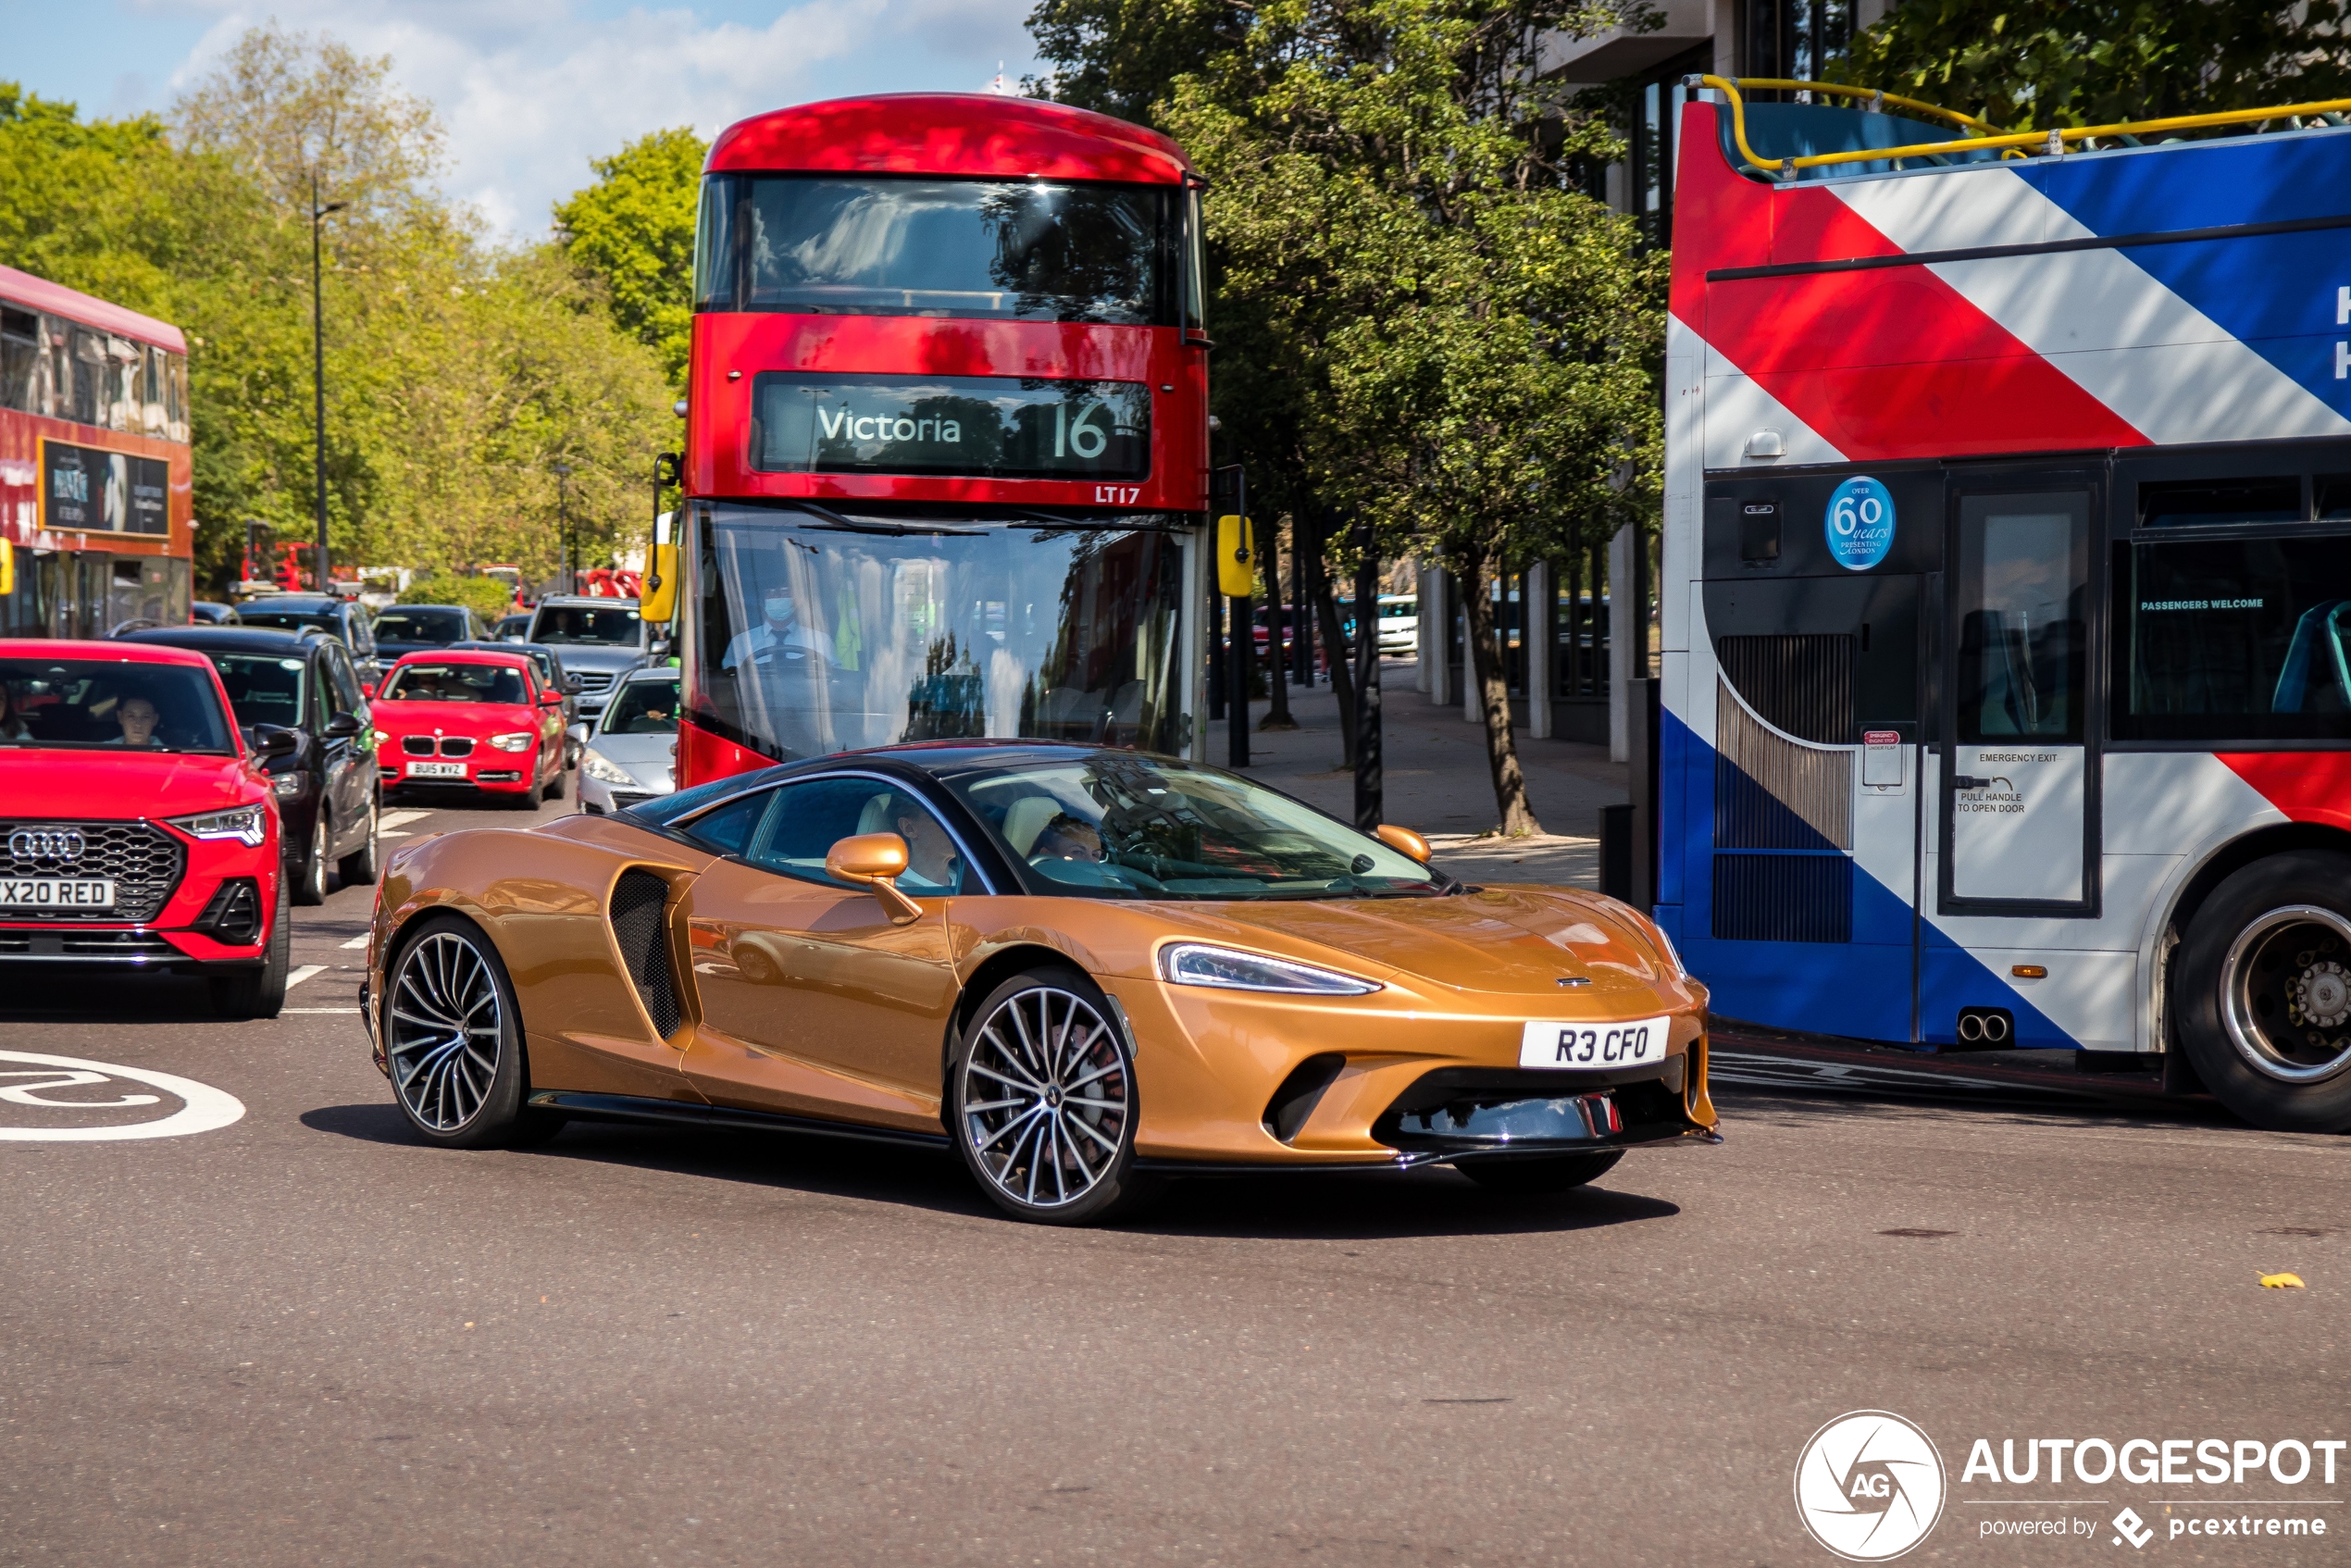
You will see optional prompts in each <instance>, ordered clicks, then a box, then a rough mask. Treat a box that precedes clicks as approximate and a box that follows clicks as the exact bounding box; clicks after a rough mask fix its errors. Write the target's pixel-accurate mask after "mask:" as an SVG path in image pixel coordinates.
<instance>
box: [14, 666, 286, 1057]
mask: <svg viewBox="0 0 2351 1568" xmlns="http://www.w3.org/2000/svg"><path fill="white" fill-rule="evenodd" d="M292 744H293V737H292V735H290V734H289V735H285V736H282V737H276V736H273V737H272V738H271V740H270V742H269V744H268V746H267V748H266V749H264V750H261V751H255V750H249V749H248V748H247V747H246V745H245V741H244V737H243V735H242V734H241V733H239V731H238V728H237V725H236V720H235V719H234V717H233V716H231V713H230V707H229V699H228V694H227V693H226V692H225V691H222V690H221V688H220V678H219V677H218V675H216V674H215V673H214V672H213V667H212V664H211V661H209V660H208V659H206V658H205V656H204V655H203V654H202V653H191V652H189V651H187V650H185V649H181V648H166V647H161V646H158V645H156V644H153V643H135V642H68V641H36V640H17V639H0V969H5V968H8V967H13V966H16V965H20V964H21V965H41V966H44V967H48V966H64V965H75V966H80V967H87V966H93V965H94V966H102V967H103V966H115V967H121V968H130V969H156V970H162V971H166V972H168V973H174V974H189V975H200V976H204V977H206V978H208V979H210V981H211V982H212V993H213V1002H214V1004H215V1006H216V1007H217V1009H218V1011H219V1012H220V1013H221V1014H223V1015H225V1016H228V1017H232V1018H247V1017H264V1018H267V1017H275V1016H276V1015H277V1013H278V1009H279V1008H280V1006H281V1005H283V1004H284V1002H285V999H286V966H287V959H288V955H289V953H290V952H292V930H291V923H290V922H289V920H288V919H287V917H286V914H285V910H286V896H285V882H284V878H283V876H282V874H281V873H280V869H279V863H278V805H277V801H276V799H275V797H274V796H273V795H272V793H271V791H270V787H269V779H268V778H267V776H266V775H265V774H264V773H263V772H262V771H261V763H262V759H263V757H265V756H268V755H275V754H277V752H278V750H279V749H280V747H282V748H285V749H291V748H292ZM93 994H96V993H94V992H93Z"/></svg>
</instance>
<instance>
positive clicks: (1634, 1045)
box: [1518, 1018, 1673, 1067]
mask: <svg viewBox="0 0 2351 1568" xmlns="http://www.w3.org/2000/svg"><path fill="white" fill-rule="evenodd" d="M1672 1032H1673V1019H1671V1018H1638V1019H1635V1020H1634V1021H1633V1022H1631V1023H1629V1024H1529V1025H1527V1026H1526V1031H1525V1033H1524V1034H1523V1035H1521V1036H1520V1037H1519V1042H1518V1064H1519V1065H1520V1066H1522V1067H1638V1066H1641V1065H1643V1064H1646V1063H1650V1062H1662V1061H1663V1060H1665V1042H1666V1039H1667V1038H1668V1037H1669V1036H1670V1035H1671V1034H1672Z"/></svg>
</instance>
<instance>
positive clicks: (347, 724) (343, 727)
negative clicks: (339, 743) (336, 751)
mask: <svg viewBox="0 0 2351 1568" xmlns="http://www.w3.org/2000/svg"><path fill="white" fill-rule="evenodd" d="M365 728H367V726H366V725H364V724H362V723H361V722H360V721H359V716H358V715H357V714H337V715H335V716H334V717H332V718H330V719H329V720H328V721H327V739H328V740H350V739H351V738H352V737H353V736H354V735H356V734H358V733H359V732H360V731H361V730H363V729H365Z"/></svg>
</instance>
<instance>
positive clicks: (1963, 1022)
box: [1959, 1007, 2016, 1050]
mask: <svg viewBox="0 0 2351 1568" xmlns="http://www.w3.org/2000/svg"><path fill="white" fill-rule="evenodd" d="M2015 1034H2016V1019H2015V1018H2014V1017H2013V1016H2011V1015H2010V1014H2009V1010H2008V1009H2007V1008H2005V1007H1962V1008H1960V1009H1959V1043H1960V1044H1961V1045H1980V1046H1983V1047H1984V1048H1985V1049H1986V1050H1994V1049H1997V1048H1998V1047H2000V1046H2004V1045H2007V1044H2009V1041H2010V1040H2011V1039H2013V1038H2014V1037H2015Z"/></svg>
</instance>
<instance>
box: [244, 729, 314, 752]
mask: <svg viewBox="0 0 2351 1568" xmlns="http://www.w3.org/2000/svg"><path fill="white" fill-rule="evenodd" d="M253 749H254V750H255V751H256V752H258V753H261V754H262V755H263V756H265V757H290V756H292V755H293V753H296V752H297V751H300V750H301V749H302V737H301V736H300V735H298V734H296V733H295V732H294V731H292V730H291V729H287V728H283V727H282V726H280V725H275V724H264V725H257V726H255V728H254V732H253Z"/></svg>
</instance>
